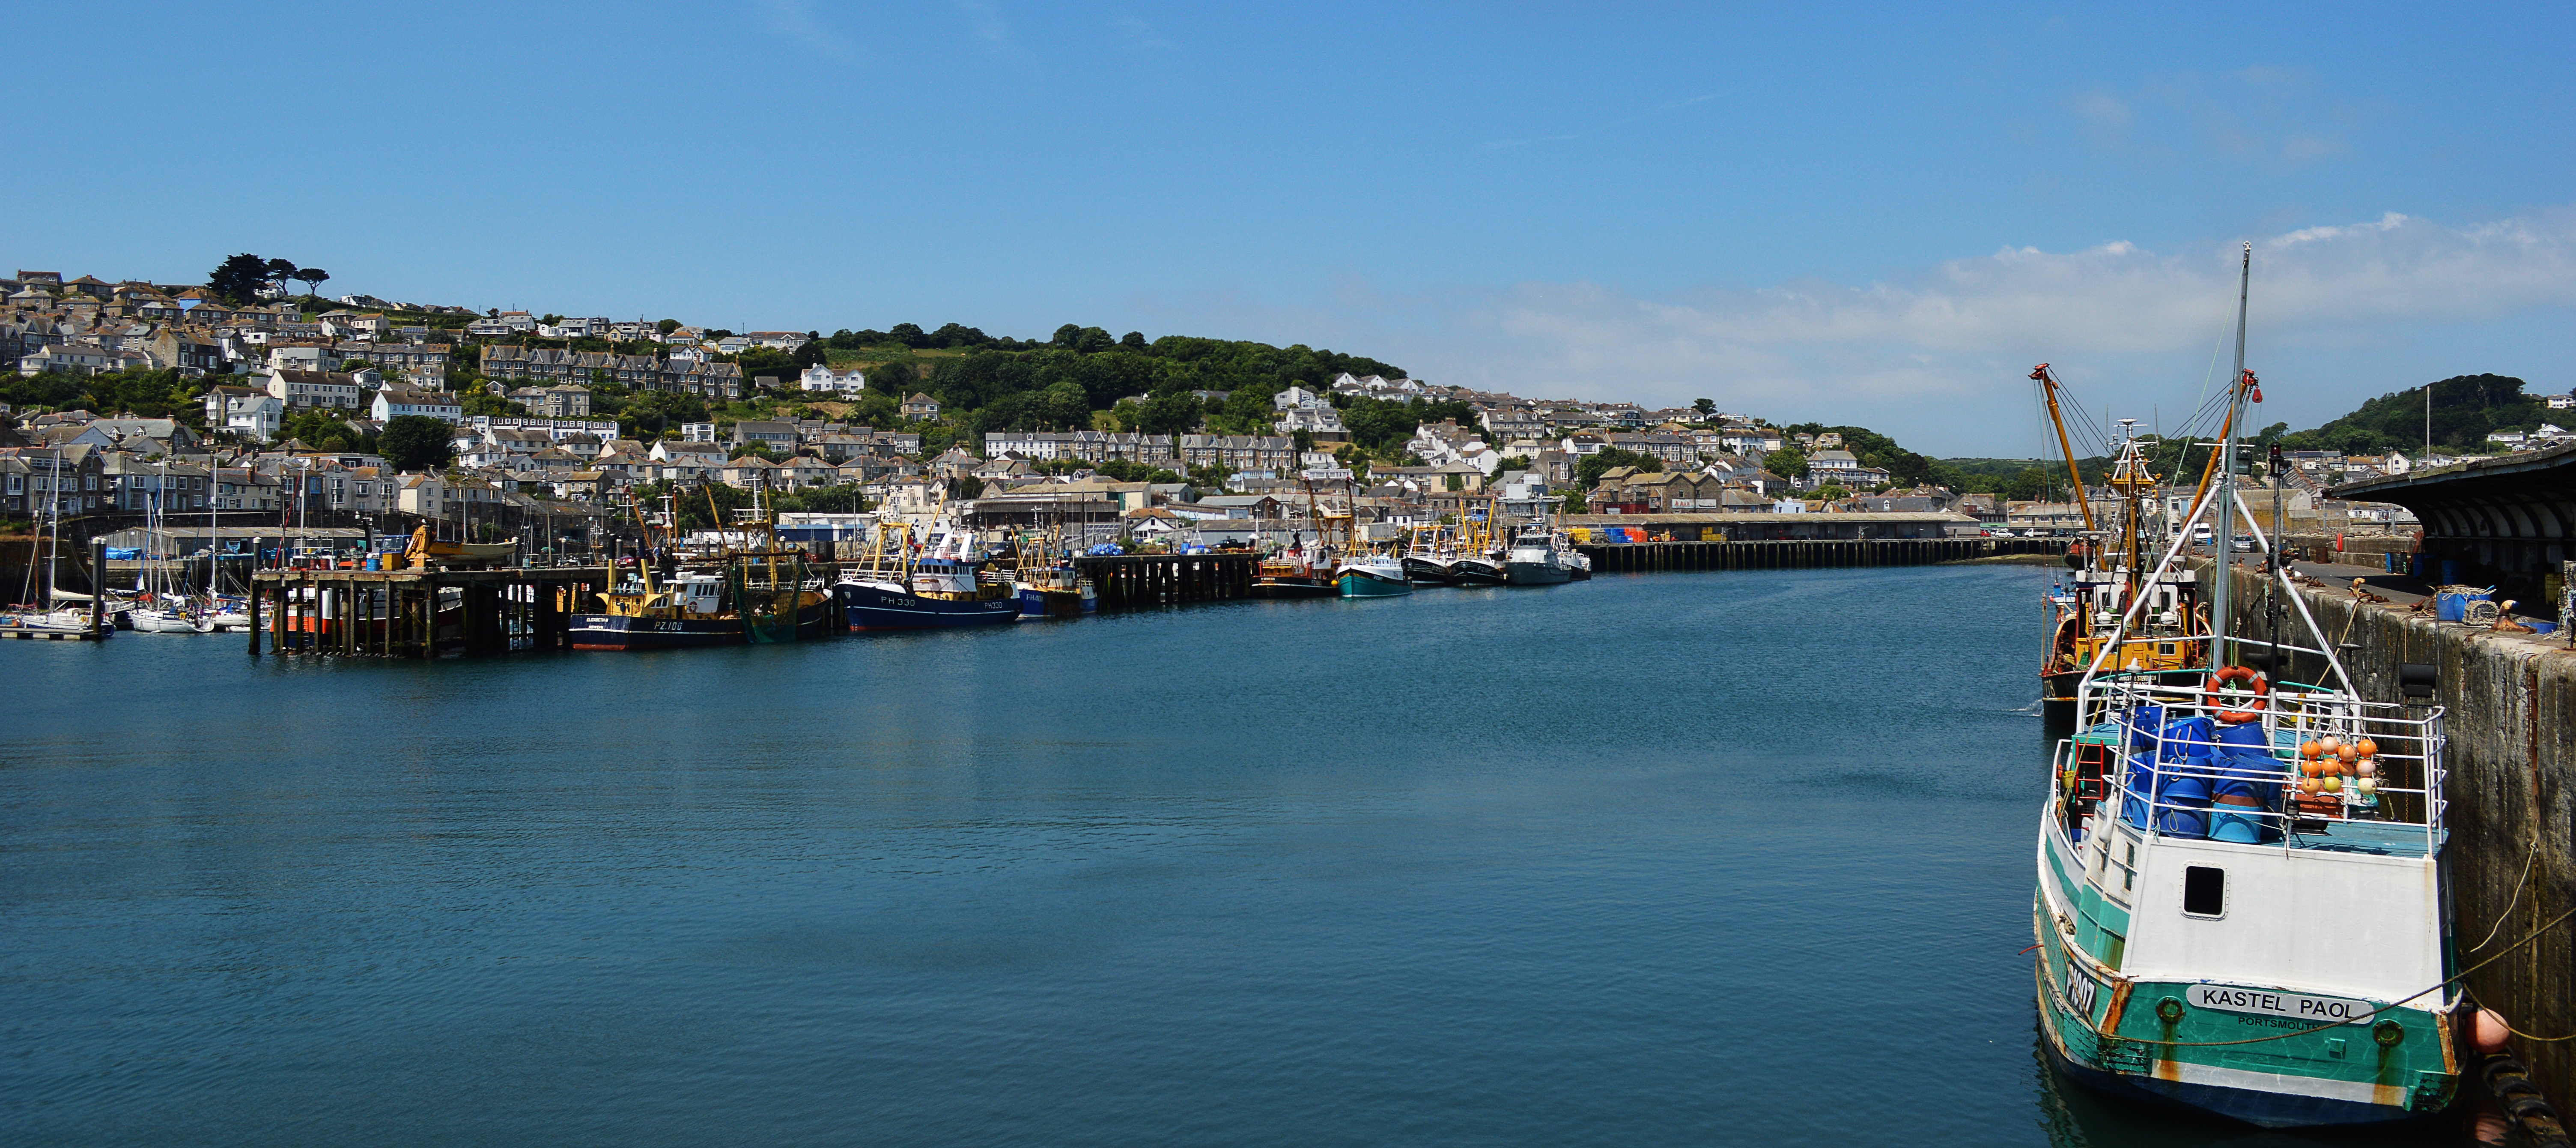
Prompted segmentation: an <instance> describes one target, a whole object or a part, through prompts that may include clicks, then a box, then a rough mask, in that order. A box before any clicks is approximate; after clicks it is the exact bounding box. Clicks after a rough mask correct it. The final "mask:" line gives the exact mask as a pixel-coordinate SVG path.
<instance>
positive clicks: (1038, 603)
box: [1020, 587, 1100, 618]
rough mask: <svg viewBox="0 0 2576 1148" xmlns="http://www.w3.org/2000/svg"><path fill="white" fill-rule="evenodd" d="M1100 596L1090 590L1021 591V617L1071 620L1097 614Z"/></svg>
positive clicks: (1023, 588) (1025, 588)
mask: <svg viewBox="0 0 2576 1148" xmlns="http://www.w3.org/2000/svg"><path fill="white" fill-rule="evenodd" d="M1099 609H1100V595H1098V594H1096V593H1093V592H1091V591H1089V590H1039V589H1034V588H1031V587H1022V588H1021V589H1020V616H1021V617H1023V618H1071V617H1078V616H1080V615H1083V614H1091V613H1097V612H1098V611H1099Z"/></svg>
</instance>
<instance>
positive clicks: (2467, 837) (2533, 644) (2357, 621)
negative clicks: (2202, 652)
mask: <svg viewBox="0 0 2576 1148" xmlns="http://www.w3.org/2000/svg"><path fill="white" fill-rule="evenodd" d="M2203 569H2204V570H2205V569H2206V566H2205V565H2204V566H2203ZM2338 573H2340V574H2341V575H2342V580H2341V582H2340V584H2338V579H2337V574H2338ZM2364 574H2366V571H2359V570H2343V571H2338V572H2328V573H2327V574H2326V578H2325V580H2326V581H2327V583H2328V586H2327V587H2326V588H2323V589H2318V588H2301V589H2300V590H2299V596H2300V597H2301V598H2302V599H2303V600H2304V601H2305V602H2306V604H2307V608H2308V610H2309V611H2310V613H2312V614H2313V615H2314V616H2315V618H2316V620H2317V625H2318V626H2319V627H2320V628H2321V629H2323V630H2324V631H2325V633H2326V636H2327V639H2328V640H2329V641H2331V642H2333V643H2334V644H2335V645H2337V646H2338V647H2340V648H2341V653H2342V656H2343V658H2344V668H2345V669H2346V670H2348V671H2349V672H2350V673H2351V674H2352V678H2353V684H2354V686H2356V687H2357V688H2359V689H2360V690H2361V691H2362V693H2363V695H2364V696H2365V697H2367V698H2369V699H2371V700H2373V701H2397V700H2400V690H2399V674H2398V667H2399V666H2400V665H2403V664H2406V663H2420V664H2429V665H2432V666H2434V667H2436V669H2435V674H2436V684H2435V687H2434V700H2435V701H2437V702H2438V703H2440V704H2441V705H2442V706H2443V707H2445V710H2446V713H2445V726H2446V732H2447V734H2448V736H2449V739H2450V744H2449V750H2448V754H2447V758H2446V764H2447V766H2448V768H2449V770H2450V784H2449V786H2448V796H2449V798H2450V802H2451V805H2450V810H2449V816H2448V819H2447V820H2448V825H2449V828H2450V833H2451V845H2450V848H2451V875H2452V876H2451V884H2452V902H2453V911H2454V917H2453V933H2454V936H2455V937H2456V938H2457V941H2458V946H2459V957H2458V962H2459V965H2460V966H2461V967H2466V966H2468V965H2471V964H2475V963H2476V962H2478V961H2481V960H2484V959H2486V958H2487V957H2489V956H2492V955H2494V954H2495V953H2496V952H2497V951H2499V950H2501V949H2503V948H2504V947H2505V946H2508V945H2511V944H2512V943H2514V942H2515V941H2518V940H2521V939H2522V938H2523V937H2524V936H2525V935H2527V934H2529V933H2530V932H2531V931H2532V930H2534V929H2536V928H2538V927H2539V926H2540V925H2541V924H2542V923H2543V922H2546V921H2548V920H2549V919H2550V918H2551V917H2554V916H2557V915H2558V914H2560V913H2563V912H2565V911H2567V909H2568V907H2569V906H2571V905H2576V793H2571V787H2570V786H2569V784H2568V783H2569V780H2570V778H2571V777H2576V650H2571V649H2570V648H2569V647H2568V642H2567V638H2566V635H2565V634H2563V633H2561V634H2551V635H2547V636H2534V635H2528V634H2502V633H2496V632H2493V631H2492V630H2490V629H2488V628H2487V627H2485V626H2478V625H2470V624H2467V623H2461V622H2437V621H2435V620H2433V618H2431V617H2430V616H2428V615H2425V614H2418V613H2414V612H2412V611H2410V610H2409V609H2408V607H2407V604H2406V603H2404V602H2397V603H2393V604H2384V605H2383V604H2377V603H2370V602H2365V601H2362V600H2359V599H2356V598H2355V597H2354V596H2353V594H2352V592H2351V590H2350V589H2349V586H2350V578H2352V577H2359V576H2363V575H2364ZM2234 577H2235V589H2236V592H2235V594H2234V595H2233V596H2232V597H2231V602H2232V606H2231V610H2232V612H2233V614H2234V615H2235V619H2234V622H2235V626H2236V628H2237V630H2236V632H2238V633H2240V634H2246V635H2261V634H2263V633H2264V632H2265V630H2264V627H2265V626H2267V625H2268V624H2269V621H2268V619H2267V613H2266V612H2267V611H2268V610H2270V609H2273V608H2275V607H2277V608H2279V609H2282V610H2285V611H2288V614H2287V615H2286V616H2285V617H2284V618H2283V620H2282V623H2281V625H2282V632H2283V633H2284V634H2288V633H2290V632H2291V627H2293V626H2296V625H2298V619H2297V614H2296V610H2295V608H2294V607H2292V606H2291V604H2290V603H2289V602H2287V601H2286V600H2283V599H2282V598H2281V597H2280V596H2279V594H2278V586H2277V584H2275V583H2272V582H2271V581H2270V580H2268V579H2266V578H2265V577H2263V576H2262V574H2261V573H2260V572H2259V571H2257V570H2255V569H2252V568H2250V567H2245V566H2238V567H2236V568H2235V569H2234ZM2385 596H2388V597H2392V598H2395V597H2398V596H2399V595H2397V594H2396V593H2394V592H2393V591H2392V592H2391V593H2389V594H2387V595H2385ZM2323 662H2324V659H2322V658H2319V657H2315V656H2313V655H2310V656H2303V657H2301V658H2299V659H2296V660H2294V661H2293V662H2292V663H2291V664H2290V665H2289V666H2287V667H2285V668H2284V671H2283V673H2282V674H2281V675H2280V676H2284V677H2288V678H2292V679H2295V680H2300V681H2312V682H2313V681H2321V680H2323V674H2324V666H2323ZM2526 866H2528V868H2529V874H2530V875H2529V877H2528V878H2527V879H2526V878H2525V877H2524V875H2523V874H2524V870H2525V868H2526ZM2517 885H2519V886H2520V887H2521V890H2520V894H2519V896H2517V895H2516V892H2515V889H2516V886H2517ZM2499 921H2501V925H2499V924H2498V922H2499ZM2491 930H2492V933H2493V939H2492V940H2488V937H2489V934H2490V931H2491ZM2482 941H2483V942H2485V943H2484V944H2483V945H2481V942H2482ZM2468 986H2469V990H2470V992H2471V993H2473V994H2474V995H2475V996H2476V997H2477V999H2479V1000H2480V1001H2482V1002H2485V1003H2486V1004H2487V1005H2489V1006H2490V1007H2493V1008H2495V1009H2496V1010H2498V1011H2499V1012H2502V1013H2503V1014H2504V1015H2505V1016H2506V1017H2507V1018H2508V1019H2509V1020H2510V1021H2511V1022H2512V1023H2513V1025H2514V1027H2516V1028H2519V1029H2521V1030H2522V1031H2524V1032H2528V1033H2533V1034H2536V1035H2539V1036H2561V1035H2565V1034H2567V1033H2571V1032H2576V921H2567V922H2562V923H2560V924H2559V925H2558V926H2556V927H2555V928H2553V929H2551V930H2549V931H2548V932H2547V933H2546V934H2544V935H2542V936H2541V938H2540V939H2539V940H2536V941H2534V942H2532V943H2531V944H2529V945H2526V946H2524V947H2523V948H2521V949H2519V950H2516V951H2515V952H2514V953H2513V954H2512V955H2510V956H2507V957H2505V958H2504V959H2503V960H2501V961H2499V962H2497V963H2496V964H2494V965H2491V966H2489V967H2487V968H2486V969H2484V970H2483V971H2481V972H2479V973H2477V974H2476V975H2474V976H2472V977H2470V978H2469V981H2468ZM2514 1045H2515V1048H2516V1050H2517V1051H2518V1052H2519V1053H2520V1054H2521V1055H2522V1057H2523V1058H2524V1060H2525V1061H2527V1062H2528V1063H2529V1064H2530V1065H2531V1067H2532V1070H2533V1078H2534V1079H2535V1080H2536V1081H2537V1082H2538V1083H2539V1084H2540V1086H2541V1087H2542V1088H2543V1089H2545V1090H2546V1091H2547V1092H2548V1093H2549V1095H2550V1098H2551V1099H2552V1100H2553V1101H2554V1102H2555V1103H2556V1104H2557V1105H2558V1106H2559V1109H2560V1110H2561V1111H2565V1110H2567V1107H2568V1105H2569V1104H2570V1102H2571V1101H2576V1042H2570V1041H2559V1042H2555V1043H2544V1042H2539V1041H2529V1040H2516V1041H2515V1042H2514Z"/></svg>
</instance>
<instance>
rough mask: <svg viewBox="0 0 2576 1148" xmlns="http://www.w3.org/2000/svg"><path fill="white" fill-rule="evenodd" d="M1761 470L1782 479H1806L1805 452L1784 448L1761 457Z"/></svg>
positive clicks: (1788, 447) (1790, 447)
mask: <svg viewBox="0 0 2576 1148" xmlns="http://www.w3.org/2000/svg"><path fill="white" fill-rule="evenodd" d="M1762 469H1764V470H1767V471H1770V472H1771V473H1773V474H1776V475H1779V476H1780V477H1782V478H1805V477H1807V452H1805V451H1802V450H1799V449H1798V448H1796V447H1794V446H1784V447H1781V448H1780V449H1778V450H1775V451H1772V452H1771V453H1769V454H1766V455H1763V456H1762Z"/></svg>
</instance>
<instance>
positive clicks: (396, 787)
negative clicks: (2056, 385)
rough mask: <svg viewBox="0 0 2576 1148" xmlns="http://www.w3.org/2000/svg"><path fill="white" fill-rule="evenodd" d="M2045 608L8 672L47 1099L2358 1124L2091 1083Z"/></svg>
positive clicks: (463, 1120) (247, 1135)
mask: <svg viewBox="0 0 2576 1148" xmlns="http://www.w3.org/2000/svg"><path fill="white" fill-rule="evenodd" d="M2048 577H2049V572H2048V571H2046V570H2040V569H2032V568H2026V567H2022V568H2012V567H2006V568H1996V567H1943V568H1896V569H1871V570H1828V571H1797V572H1728V573H1708V574H1667V575H1655V576H1625V577H1608V576H1605V577H1602V578H1599V579H1596V580H1594V581H1592V582H1588V583H1574V584H1570V585H1565V586H1558V587H1553V588H1549V589H1545V590H1529V591H1511V590H1484V591H1447V590H1444V591H1431V592H1425V593H1419V594H1414V595H1412V596H1410V597H1406V598H1400V599H1380V600H1361V601H1338V600H1327V601H1307V602H1259V601H1252V602H1238V603H1229V604H1224V605H1212V606H1201V607H1192V608H1185V609H1177V610H1168V611H1149V612H1132V613H1122V614H1103V615H1098V616H1094V617H1089V618H1083V619H1079V620H1071V621H1064V622H1051V623H1036V622H1032V623H1025V624H1021V625H1016V626H1010V627H999V628H992V629H986V630H980V631H977V630H963V631H949V632H935V633H919V634H890V635H884V636H880V637H867V638H856V639H846V640H836V641H828V642H819V643H811V644H804V645H791V646H768V647H740V648H731V649H718V650H705V651H690V652H683V653H671V654H648V655H605V654H560V655H520V656H513V657H510V658H496V659H486V660H474V661H448V662H443V663H438V664H420V663H412V662H399V661H397V662H385V661H376V660H369V659H351V660H324V659H279V658H264V659H260V660H257V661H253V660H251V659H248V658H245V657H243V656H242V654H241V652H240V650H241V647H240V642H239V640H238V639H237V638H235V637H205V638H198V637H178V636H142V635H120V636H119V637H118V638H117V640H115V641H111V642H107V643H102V644H98V645H89V644H54V643H10V644H8V648H5V649H0V669H5V672H6V675H7V680H8V681H10V682H11V683H13V684H14V685H15V687H16V689H15V691H14V692H15V697H14V698H13V699H12V703H11V710H12V714H11V721H10V736H9V738H8V739H7V742H6V748H5V749H0V877H5V880H0V920H5V921H6V922H7V925H6V928H7V935H8V938H9V941H8V944H7V946H6V948H5V951H0V1017H4V1018H5V1021H0V1023H5V1029H4V1030H0V1031H5V1033H6V1038H7V1039H6V1041H5V1046H0V1048H4V1049H5V1050H4V1051H0V1126H5V1127H7V1128H9V1129H11V1130H12V1131H11V1132H10V1133H9V1134H8V1139H10V1140H11V1141H13V1142H18V1143H135V1144H145V1143H148V1144H156V1145H168V1144H199V1143H206V1144H229V1143H297V1144H382V1143H420V1142H435V1143H467V1142H470V1143H492V1144H511V1143H527V1144H594V1143H596V1144H607V1143H616V1144H657V1143H705V1142H717V1141H722V1142H733V1143H771V1142H774V1143H786V1142H795V1143H879V1144H999V1143H1031V1144H1051V1145H1054V1144H1064V1145H1086V1144H1098V1145H1132V1144H1140V1143H1175V1144H1281V1145H1300V1146H1306V1145H1333V1144H1399V1143H1400V1144H1408V1145H1446V1144H1460V1145H1465V1144H1476V1145H1484V1144H1496V1143H1531V1144H1604V1145H1613V1144H1615V1145H1623V1146H1633V1145H1641V1144H1679V1143H1741V1144H1843V1143H1869V1144H1881V1143H1911V1144H2046V1143H2057V1144H2103V1145H2115V1144H2118V1145H2124V1144H2141V1145H2143V1144H2167V1145H2169V1144H2198V1143H2232V1144H2233V1143H2260V1142H2275V1141H2278V1142H2297V1143H2311V1142H2314V1141H2312V1140H2307V1139H2299V1140H2295V1141H2293V1140H2291V1139H2289V1138H2276V1137H2271V1136H2267V1135H2263V1134H2257V1133H2254V1132H2252V1131H2251V1130H2250V1129H2241V1128H2235V1127H2231V1126H2226V1125H2219V1124H2213V1123H2205V1122H2199V1121H2192V1120H2187V1119H2179V1118H2175V1117H2170V1116H2165V1115H2162V1114H2158V1113H2154V1112H2148V1111H2144V1110H2141V1109H2137V1108H2133V1107H2130V1106H2127V1105H2123V1104H2115V1103H2110V1102H2106V1101H2103V1100H2100V1099H2097V1098H2094V1097H2091V1096H2088V1095H2085V1094H2082V1093H2080V1092H2075V1091H2073V1090H2072V1089H2071V1086H2064V1085H2060V1084H2059V1083H2058V1082H2057V1081H2056V1080H2055V1079H2054V1078H2053V1076H2052V1075H2051V1074H2050V1073H2049V1072H2048V1071H2047V1070H2046V1068H2045V1067H2044V1065H2043V1064H2042V1063H2041V1062H2040V1061H2039V1059H2038V1058H2037V1043H2036V1037H2035V1031H2034V1028H2033V1025H2034V1012H2033V1008H2032V998H2031V963H2030V957H2029V956H2028V955H2027V954H2026V953H2024V952H2023V951H2022V950H2023V949H2024V947H2025V946H2027V945H2029V944H2030V941H2031V937H2030V927H2029V904H2030V897H2031V871H2032V870H2031V855H2030V838H2031V825H2032V822H2033V819H2034V817H2035V816H2036V807H2037V803H2038V802H2039V801H2040V799H2041V795H2042V794H2043V793H2044V792H2045V783H2044V779H2043V777H2042V775H2041V773H2042V768H2043V767H2042V766H2041V764H2040V762H2041V761H2042V754H2043V753H2044V739H2045V737H2046V736H2047V735H2046V732H2045V731H2044V730H2043V728H2042V725H2041V719H2040V716H2039V710H2038V706H2037V702H2036V694H2035V686H2034V671H2035V656H2036V655H2035V644H2036V636H2035V635H2036V627H2037V624H2038V619H2037V615H2036V609H2037V606H2036V601H2037V596H2038V591H2039V589H2040V588H2041V587H2042V586H2043V585H2045V583H2046V582H2047V580H2048ZM2335 1142H2344V1141H2335ZM2407 1142H2415V1143H2420V1142H2422V1141H2421V1139H2420V1137H2419V1138H2414V1139H2410V1140H2409V1141H2407Z"/></svg>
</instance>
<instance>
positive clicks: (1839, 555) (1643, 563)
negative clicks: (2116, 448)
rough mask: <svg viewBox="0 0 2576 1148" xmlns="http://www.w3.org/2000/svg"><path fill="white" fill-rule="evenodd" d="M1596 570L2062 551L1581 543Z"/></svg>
mask: <svg viewBox="0 0 2576 1148" xmlns="http://www.w3.org/2000/svg"><path fill="white" fill-rule="evenodd" d="M1574 548H1575V549H1576V550H1579V551H1581V552H1582V553H1583V556H1584V557H1586V558H1590V559H1591V560H1592V572H1593V573H1595V574H1642V573H1653V572H1658V571H1666V570H1812V569H1824V568H1831V567H1845V566H1927V565H1930V564H1932V563H1935V562H1965V561H1969V560H1972V559H1977V558H1995V557H2001V556H2004V555H2011V554H2041V555H2058V554H2063V553H2065V552H2066V540H2064V539H2060V538H1870V539H1787V540H1779V541H1760V542H1628V543H1610V544H1606V545H1604V544H1599V543H1577V544H1576V545H1575V547H1574Z"/></svg>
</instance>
